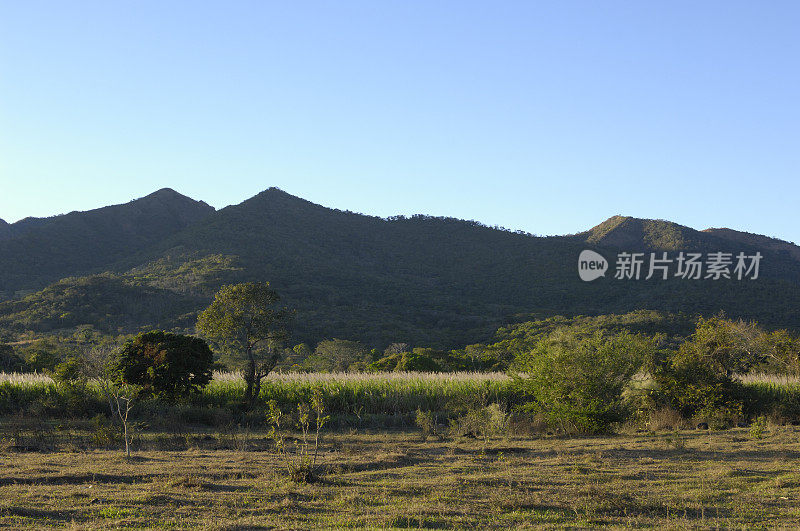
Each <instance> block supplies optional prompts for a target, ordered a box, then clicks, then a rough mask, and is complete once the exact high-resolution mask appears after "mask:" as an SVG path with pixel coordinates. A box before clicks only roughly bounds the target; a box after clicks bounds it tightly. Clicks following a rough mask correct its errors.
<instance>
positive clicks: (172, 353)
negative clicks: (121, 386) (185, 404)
mask: <svg viewBox="0 0 800 531" xmlns="http://www.w3.org/2000/svg"><path fill="white" fill-rule="evenodd" d="M212 362H213V354H212V353H211V349H210V348H209V347H208V345H207V344H206V342H205V341H203V340H202V339H199V338H196V337H191V336H184V335H179V334H171V333H169V332H162V331H157V330H154V331H152V332H147V333H143V334H139V335H138V336H136V337H134V338H133V339H131V340H129V341H128V342H127V343H125V345H124V346H123V347H122V349H121V350H120V351H119V353H118V355H117V357H116V359H115V360H114V362H113V364H112V373H113V375H114V378H115V380H116V381H118V382H125V383H128V384H134V385H137V386H141V393H142V394H144V395H155V396H158V397H162V398H176V397H177V396H179V395H180V394H182V393H190V392H195V391H198V390H200V389H201V388H203V387H205V385H206V384H208V382H210V381H211V364H212Z"/></svg>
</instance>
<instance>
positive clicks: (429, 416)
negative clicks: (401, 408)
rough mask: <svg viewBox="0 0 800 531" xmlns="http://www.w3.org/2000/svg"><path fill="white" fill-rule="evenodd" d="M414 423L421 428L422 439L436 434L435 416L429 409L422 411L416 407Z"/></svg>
mask: <svg viewBox="0 0 800 531" xmlns="http://www.w3.org/2000/svg"><path fill="white" fill-rule="evenodd" d="M416 424H417V427H418V428H419V429H420V430H422V438H423V439H425V440H426V439H427V438H428V437H430V436H432V435H437V433H436V417H435V416H434V415H433V413H431V412H430V411H427V410H426V411H423V410H422V409H420V408H417V417H416Z"/></svg>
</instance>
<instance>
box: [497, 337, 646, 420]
mask: <svg viewBox="0 0 800 531" xmlns="http://www.w3.org/2000/svg"><path fill="white" fill-rule="evenodd" d="M652 348H653V343H652V341H650V340H646V339H643V338H641V337H640V336H637V335H633V334H631V333H629V332H627V331H623V332H620V333H618V334H616V335H608V333H606V332H603V331H595V332H593V333H581V331H579V330H568V329H558V330H556V331H554V332H553V333H551V334H550V335H549V336H547V337H545V338H544V339H542V340H540V341H539V342H537V343H536V345H535V346H534V348H533V350H531V351H529V352H527V353H524V354H521V355H519V356H518V357H517V358H516V360H515V364H514V369H515V372H514V373H513V377H514V379H515V382H516V385H517V386H518V388H519V389H520V390H521V391H523V392H526V393H530V394H531V395H532V396H533V397H534V399H535V401H534V402H532V403H528V404H527V405H526V407H525V409H528V410H532V411H536V412H539V413H542V414H543V415H544V416H545V418H547V420H548V422H549V423H550V424H551V425H553V426H557V427H559V428H561V429H562V430H564V431H578V432H583V433H599V432H604V431H607V430H609V428H610V427H611V425H612V424H614V423H617V422H621V421H623V420H624V419H625V418H626V417H627V415H628V408H627V407H626V405H625V403H624V400H623V396H622V395H623V391H624V389H625V387H626V386H627V385H628V383H629V382H630V380H631V378H632V377H633V375H634V374H635V373H636V372H637V371H638V370H639V369H640V368H641V366H642V364H643V360H644V359H645V357H646V356H647V355H648V353H649V352H651V351H652Z"/></svg>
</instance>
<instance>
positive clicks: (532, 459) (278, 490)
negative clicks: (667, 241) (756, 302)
mask: <svg viewBox="0 0 800 531" xmlns="http://www.w3.org/2000/svg"><path fill="white" fill-rule="evenodd" d="M798 435H800V432H798V431H797V430H796V429H795V428H791V427H786V428H781V429H774V430H771V431H770V432H769V433H768V434H767V435H766V437H765V438H764V439H762V440H759V441H754V440H751V439H750V438H749V437H748V436H747V432H746V430H730V431H726V432H711V433H706V432H704V433H700V432H696V431H685V432H681V433H680V437H681V440H682V443H681V444H680V445H676V444H674V442H673V438H674V437H675V434H674V433H671V434H659V435H638V436H634V435H631V436H617V437H606V438H600V437H592V438H573V439H558V438H542V439H526V438H508V439H495V440H493V441H492V442H491V443H490V445H489V447H488V449H487V450H486V451H483V450H481V445H480V443H477V442H476V441H474V440H470V439H465V440H456V441H445V442H420V440H419V436H418V434H415V433H394V432H381V433H376V434H352V435H344V434H340V435H335V436H331V437H329V438H328V439H326V443H325V447H324V453H323V456H322V462H323V463H324V465H325V466H326V467H327V468H328V471H329V472H328V473H327V475H325V476H324V480H323V481H322V482H319V483H313V484H308V485H306V484H296V483H292V482H291V481H289V480H287V479H286V478H285V476H284V475H283V474H282V473H281V471H280V463H279V460H278V457H277V456H276V455H275V454H273V453H272V452H244V451H229V450H206V449H195V450H189V451H157V452H156V451H153V452H142V453H139V454H138V455H136V456H135V458H134V459H132V460H130V461H126V460H125V459H124V458H123V457H122V455H121V454H120V452H118V451H116V452H111V451H90V452H85V453H68V452H56V453H17V454H10V453H6V454H4V455H3V456H2V457H3V459H2V466H0V526H6V527H10V528H47V527H72V528H80V529H100V528H103V529H115V528H129V527H147V528H166V527H171V528H198V527H202V528H209V529H259V528H279V529H318V528H345V527H352V528H409V527H413V528H429V529H456V528H457V529H461V528H472V529H508V528H537V527H599V526H609V527H616V528H618V527H657V528H677V527H681V528H684V527H692V528H696V527H701V528H711V527H718V528H719V527H721V528H741V527H783V528H797V527H800V503H798V502H800V472H799V471H800V437H798Z"/></svg>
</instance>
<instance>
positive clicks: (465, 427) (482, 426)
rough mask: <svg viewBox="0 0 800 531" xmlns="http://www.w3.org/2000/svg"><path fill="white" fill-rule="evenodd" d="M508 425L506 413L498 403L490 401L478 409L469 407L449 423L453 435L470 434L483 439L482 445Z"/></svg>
mask: <svg viewBox="0 0 800 531" xmlns="http://www.w3.org/2000/svg"><path fill="white" fill-rule="evenodd" d="M507 425H508V415H507V414H506V412H505V411H503V409H502V408H501V407H500V404H497V403H492V404H489V405H488V406H484V407H482V408H478V409H471V410H469V411H467V413H466V414H465V415H464V416H462V417H459V418H457V419H455V420H454V421H453V422H452V423H451V427H450V429H451V432H452V433H453V434H454V435H461V436H463V435H471V436H473V437H480V438H482V439H483V443H484V446H485V445H486V444H488V443H489V439H491V438H492V437H494V436H497V435H500V434H501V433H502V432H503V431H504V430H505V429H506V427H507Z"/></svg>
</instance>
